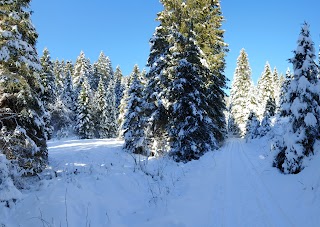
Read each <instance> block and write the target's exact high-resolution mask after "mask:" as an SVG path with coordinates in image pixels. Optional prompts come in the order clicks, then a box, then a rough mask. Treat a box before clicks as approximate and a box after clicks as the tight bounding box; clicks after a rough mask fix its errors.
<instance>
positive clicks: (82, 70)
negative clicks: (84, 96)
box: [72, 51, 92, 99]
mask: <svg viewBox="0 0 320 227" xmlns="http://www.w3.org/2000/svg"><path fill="white" fill-rule="evenodd" d="M90 73H92V72H91V65H90V61H89V59H87V58H86V57H85V54H84V52H83V51H81V52H80V55H79V56H78V58H77V60H76V63H75V65H74V72H73V76H72V80H73V81H72V82H73V89H74V94H75V98H76V99H78V96H79V93H80V90H81V89H82V84H83V83H84V80H85V79H87V80H88V83H89V77H91V76H90Z"/></svg>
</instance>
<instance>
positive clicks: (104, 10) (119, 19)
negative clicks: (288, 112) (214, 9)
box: [31, 0, 320, 83]
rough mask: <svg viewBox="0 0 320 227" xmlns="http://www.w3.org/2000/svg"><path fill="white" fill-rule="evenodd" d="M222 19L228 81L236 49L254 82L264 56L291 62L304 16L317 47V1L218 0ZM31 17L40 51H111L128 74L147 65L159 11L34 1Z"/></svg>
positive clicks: (136, 5)
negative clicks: (245, 60)
mask: <svg viewBox="0 0 320 227" xmlns="http://www.w3.org/2000/svg"><path fill="white" fill-rule="evenodd" d="M221 6H222V12H223V15H224V17H225V20H226V22H225V23H224V25H223V27H224V29H226V33H225V41H226V42H227V43H228V44H229V49H230V52H229V53H228V55H227V58H226V62H227V68H226V70H225V72H226V76H227V77H228V78H229V79H230V80H232V78H233V74H234V70H235V67H236V59H237V57H238V55H239V52H240V49H241V48H245V49H246V52H247V53H248V57H249V63H250V66H251V68H252V77H253V80H254V82H255V83H256V81H257V79H258V78H259V77H260V75H261V73H262V72H263V69H264V66H265V63H266V61H269V62H270V65H271V67H272V68H274V67H277V69H278V71H279V73H285V71H286V69H287V67H291V64H289V63H288V61H287V59H288V58H291V57H292V56H293V54H292V51H293V50H294V49H295V48H296V40H297V38H298V34H299V31H300V28H301V25H302V23H303V22H304V21H307V22H308V23H309V24H310V30H311V35H312V38H313V40H314V42H315V46H316V47H318V46H319V44H320V42H319V40H320V35H319V32H320V26H319V21H320V14H319V8H320V2H319V1H318V0H307V1H306V2H305V3H304V4H301V1H299V0H292V1H278V0H270V1H268V2H265V3H262V2H260V1H255V0H244V1H229V0H222V1H221ZM31 9H32V10H33V11H34V14H33V16H32V21H33V23H34V25H35V26H36V28H37V31H38V33H39V38H38V44H37V47H38V52H39V54H41V52H42V50H43V48H44V47H48V49H49V50H50V53H51V56H52V58H53V59H56V58H58V59H60V60H61V59H62V58H65V59H70V60H72V61H75V59H76V57H77V56H78V55H79V53H80V51H81V50H83V51H84V52H85V54H86V56H87V57H88V58H90V59H91V61H96V59H97V58H98V56H99V53H100V51H101V50H103V51H104V52H105V53H106V55H108V56H110V59H111V61H112V63H113V66H114V68H115V67H116V65H120V66H121V69H122V71H123V73H124V75H129V74H130V73H131V71H132V67H133V65H134V64H138V65H139V66H140V68H143V67H145V65H146V61H147V58H148V54H149V50H150V47H149V39H150V37H151V36H152V34H153V32H154V29H155V27H156V26H157V25H158V22H157V21H155V18H156V14H157V13H158V12H160V11H161V10H162V6H161V4H160V3H159V1H158V0H148V1H145V0H138V1H125V0H119V1H97V0H96V1H95V2H91V1H90V2H79V1H76V0H68V1H63V0H54V1H53V0H51V1H41V0H33V1H32V5H31Z"/></svg>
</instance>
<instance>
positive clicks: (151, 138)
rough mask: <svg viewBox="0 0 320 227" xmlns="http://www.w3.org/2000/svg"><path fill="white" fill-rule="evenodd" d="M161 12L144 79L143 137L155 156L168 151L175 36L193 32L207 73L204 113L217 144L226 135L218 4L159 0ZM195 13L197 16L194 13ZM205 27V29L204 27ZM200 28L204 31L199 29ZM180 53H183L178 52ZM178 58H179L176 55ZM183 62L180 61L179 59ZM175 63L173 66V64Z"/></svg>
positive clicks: (222, 59) (221, 40) (222, 57)
mask: <svg viewBox="0 0 320 227" xmlns="http://www.w3.org/2000/svg"><path fill="white" fill-rule="evenodd" d="M161 2H162V4H163V5H164V10H163V11H162V12H160V13H159V14H158V20H159V21H160V25H159V26H158V27H157V29H156V31H155V33H154V35H153V37H152V39H151V41H150V43H151V51H150V55H149V59H148V66H149V67H150V70H149V72H148V74H147V75H146V77H147V86H146V97H147V103H148V105H147V107H146V109H145V113H146V116H147V124H146V125H147V128H146V134H147V135H148V143H149V147H150V148H151V147H152V148H151V149H152V151H153V152H154V153H156V154H157V153H162V152H166V151H169V150H170V145H169V142H170V141H169V136H168V127H167V126H168V125H169V124H170V121H171V119H170V114H171V113H170V111H169V108H170V105H171V102H170V101H169V100H170V98H172V97H171V96H170V93H171V92H172V91H171V89H173V84H174V83H175V80H176V79H177V78H175V77H172V75H173V73H172V72H170V71H169V68H174V67H177V66H178V63H179V60H175V61H173V58H175V57H177V56H175V55H176V54H177V55H179V54H181V53H180V52H176V53H173V52H172V50H173V49H175V44H176V41H177V39H176V37H178V36H179V34H181V36H182V37H189V35H190V32H191V33H193V39H194V41H195V45H196V46H198V47H200V50H201V52H202V53H203V57H201V64H203V65H204V67H207V68H208V69H209V70H210V73H208V74H204V75H202V76H204V80H205V82H204V84H205V91H204V92H205V93H206V95H205V98H206V103H208V104H209V105H208V106H210V108H209V109H207V110H206V111H207V114H208V116H209V118H210V119H211V121H212V124H213V125H214V127H212V130H213V135H214V138H215V140H216V141H217V142H220V141H222V140H223V139H224V135H225V117H224V113H223V111H224V110H225V102H224V99H225V93H224V91H223V88H225V86H226V78H225V76H224V75H223V71H224V67H225V61H224V56H225V52H226V51H227V50H226V44H225V43H224V42H223V33H224V32H223V31H222V30H221V29H220V27H221V22H222V20H223V17H222V16H221V10H220V4H219V1H199V4H197V3H196V2H194V1H191V0H190V1H183V0H174V1H172V0H162V1H161ZM195 12H196V13H195ZM204 25H207V26H204ZM201 26H203V27H206V29H201ZM179 51H184V49H181V50H179ZM179 56H181V55H179ZM180 60H182V59H180ZM174 64H175V65H174Z"/></svg>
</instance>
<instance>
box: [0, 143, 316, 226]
mask: <svg viewBox="0 0 320 227" xmlns="http://www.w3.org/2000/svg"><path fill="white" fill-rule="evenodd" d="M122 143H123V142H122V141H120V140H114V139H108V140H65V141H50V142H49V160H50V168H48V170H47V172H48V173H51V174H52V173H54V172H53V170H54V171H56V173H57V175H56V176H53V178H52V179H48V178H47V177H46V178H44V180H42V181H40V182H39V181H36V182H34V183H33V184H32V185H31V187H30V189H28V190H25V191H23V194H24V198H23V199H22V200H20V201H19V202H17V204H16V206H15V207H13V208H12V209H3V208H1V207H0V226H1V224H2V223H5V224H6V227H11V226H13V227H14V226H26V227H29V226H30V227H33V226H50V227H51V226H52V227H53V226H68V227H73V226H98V227H99V226H115V227H122V226H123V227H126V226H130V227H144V226H146V227H148V226H152V227H157V226H159V227H162V226H169V227H193V226H196V227H197V226H204V227H216V226H218V227H219V226H222V227H233V226H237V227H242V226H243V227H251V226H259V227H260V226H268V227H269V226H270V227H272V226H281V227H287V226H288V227H289V226H290V227H291V226H311V227H313V226H319V223H320V215H319V213H320V173H319V167H318V166H319V164H320V155H318V156H316V157H315V158H314V161H313V164H310V168H307V169H306V170H304V171H303V172H302V173H301V174H298V175H290V176H288V175H283V174H280V173H279V172H278V171H277V169H275V168H272V166H271V162H272V160H273V156H272V154H271V153H270V150H269V148H268V146H269V145H268V142H266V141H263V140H257V141H253V142H251V143H245V141H244V140H242V139H235V138H230V139H228V140H227V141H226V144H225V145H224V146H223V147H222V148H221V149H220V150H218V151H213V152H208V153H207V154H205V155H204V156H203V157H201V159H200V160H197V161H191V162H189V163H187V164H183V163H176V162H174V161H172V160H168V159H150V160H149V161H148V164H147V165H146V166H145V167H144V168H145V170H144V171H141V170H139V168H137V166H135V163H134V159H133V156H131V155H129V154H127V153H125V152H123V151H122V150H121V147H122ZM146 172H147V173H148V174H145V173H146ZM30 208H31V209H30Z"/></svg>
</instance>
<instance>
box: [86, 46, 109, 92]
mask: <svg viewBox="0 0 320 227" xmlns="http://www.w3.org/2000/svg"><path fill="white" fill-rule="evenodd" d="M93 71H94V74H93V78H92V79H91V81H90V86H92V89H93V90H96V89H97V87H98V83H99V80H100V78H102V80H103V83H104V86H105V87H108V85H109V82H110V80H111V79H112V78H113V69H112V65H111V61H110V59H109V57H107V56H105V54H104V53H103V52H101V53H100V55H99V58H98V60H97V62H96V63H94V64H93Z"/></svg>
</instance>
